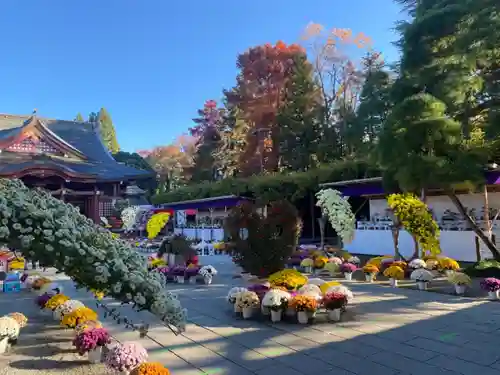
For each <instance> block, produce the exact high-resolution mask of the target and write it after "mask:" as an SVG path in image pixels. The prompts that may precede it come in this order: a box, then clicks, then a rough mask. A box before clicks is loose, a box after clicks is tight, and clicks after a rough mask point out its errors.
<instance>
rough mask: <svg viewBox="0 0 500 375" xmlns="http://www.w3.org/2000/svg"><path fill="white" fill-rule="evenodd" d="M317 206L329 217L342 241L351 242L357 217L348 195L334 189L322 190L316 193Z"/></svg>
mask: <svg viewBox="0 0 500 375" xmlns="http://www.w3.org/2000/svg"><path fill="white" fill-rule="evenodd" d="M316 198H317V199H318V202H317V203H316V206H318V207H320V208H321V211H322V212H323V214H324V215H326V216H327V217H328V220H329V221H330V224H331V225H332V227H333V229H335V231H336V232H337V234H338V235H339V236H340V238H341V239H342V243H344V244H346V243H350V242H351V241H352V240H353V239H354V230H355V229H356V217H355V216H354V213H353V212H352V210H351V205H350V204H349V202H348V200H347V197H343V196H342V194H341V193H340V192H338V191H337V190H334V189H325V190H321V191H320V192H318V193H317V194H316Z"/></svg>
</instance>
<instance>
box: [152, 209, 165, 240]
mask: <svg viewBox="0 0 500 375" xmlns="http://www.w3.org/2000/svg"><path fill="white" fill-rule="evenodd" d="M169 219H170V214H169V213H168V212H158V213H157V214H153V216H151V218H150V219H149V220H148V223H147V224H146V231H147V232H148V238H149V239H150V240H152V239H153V238H155V237H156V236H157V235H158V234H159V233H160V232H161V230H162V229H163V228H164V227H165V225H166V224H167V223H168V220H169Z"/></svg>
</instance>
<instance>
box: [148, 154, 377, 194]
mask: <svg viewBox="0 0 500 375" xmlns="http://www.w3.org/2000/svg"><path fill="white" fill-rule="evenodd" d="M377 176H380V172H379V171H378V170H377V169H376V168H374V167H372V166H370V165H369V164H368V163H367V162H366V161H359V160H342V161H337V162H335V163H332V164H329V165H327V166H323V167H319V168H316V169H312V170H309V171H306V172H292V173H283V174H278V173H276V174H272V175H264V176H252V177H248V178H228V179H225V180H222V181H219V182H212V183H209V182H206V183H202V184H197V185H191V186H186V187H183V188H180V189H176V190H174V191H171V192H168V193H164V194H158V195H155V196H154V197H153V198H152V201H153V203H154V204H162V203H172V202H180V201H186V200H191V199H203V198H211V197H220V196H224V195H237V196H246V197H251V198H254V199H256V200H257V201H258V202H262V203H267V202H271V201H278V200H283V199H286V200H289V201H292V202H293V201H296V200H298V199H301V198H303V197H304V196H306V194H307V193H308V192H310V191H317V190H318V189H319V185H320V184H323V183H327V182H334V181H343V180H352V179H356V178H367V177H377Z"/></svg>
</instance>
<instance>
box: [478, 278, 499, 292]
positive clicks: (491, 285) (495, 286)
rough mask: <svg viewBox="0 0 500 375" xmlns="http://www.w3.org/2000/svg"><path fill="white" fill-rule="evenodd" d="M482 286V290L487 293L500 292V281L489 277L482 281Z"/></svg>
mask: <svg viewBox="0 0 500 375" xmlns="http://www.w3.org/2000/svg"><path fill="white" fill-rule="evenodd" d="M480 285H481V289H483V290H485V291H487V292H498V291H499V290H500V280H499V279H496V278H494V277H487V278H486V279H484V280H482V281H481V283H480Z"/></svg>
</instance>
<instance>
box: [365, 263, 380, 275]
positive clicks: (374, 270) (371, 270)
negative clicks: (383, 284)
mask: <svg viewBox="0 0 500 375" xmlns="http://www.w3.org/2000/svg"><path fill="white" fill-rule="evenodd" d="M363 272H364V273H367V274H374V273H379V272H380V270H379V269H378V267H377V266H376V265H374V264H366V265H365V266H364V267H363Z"/></svg>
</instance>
